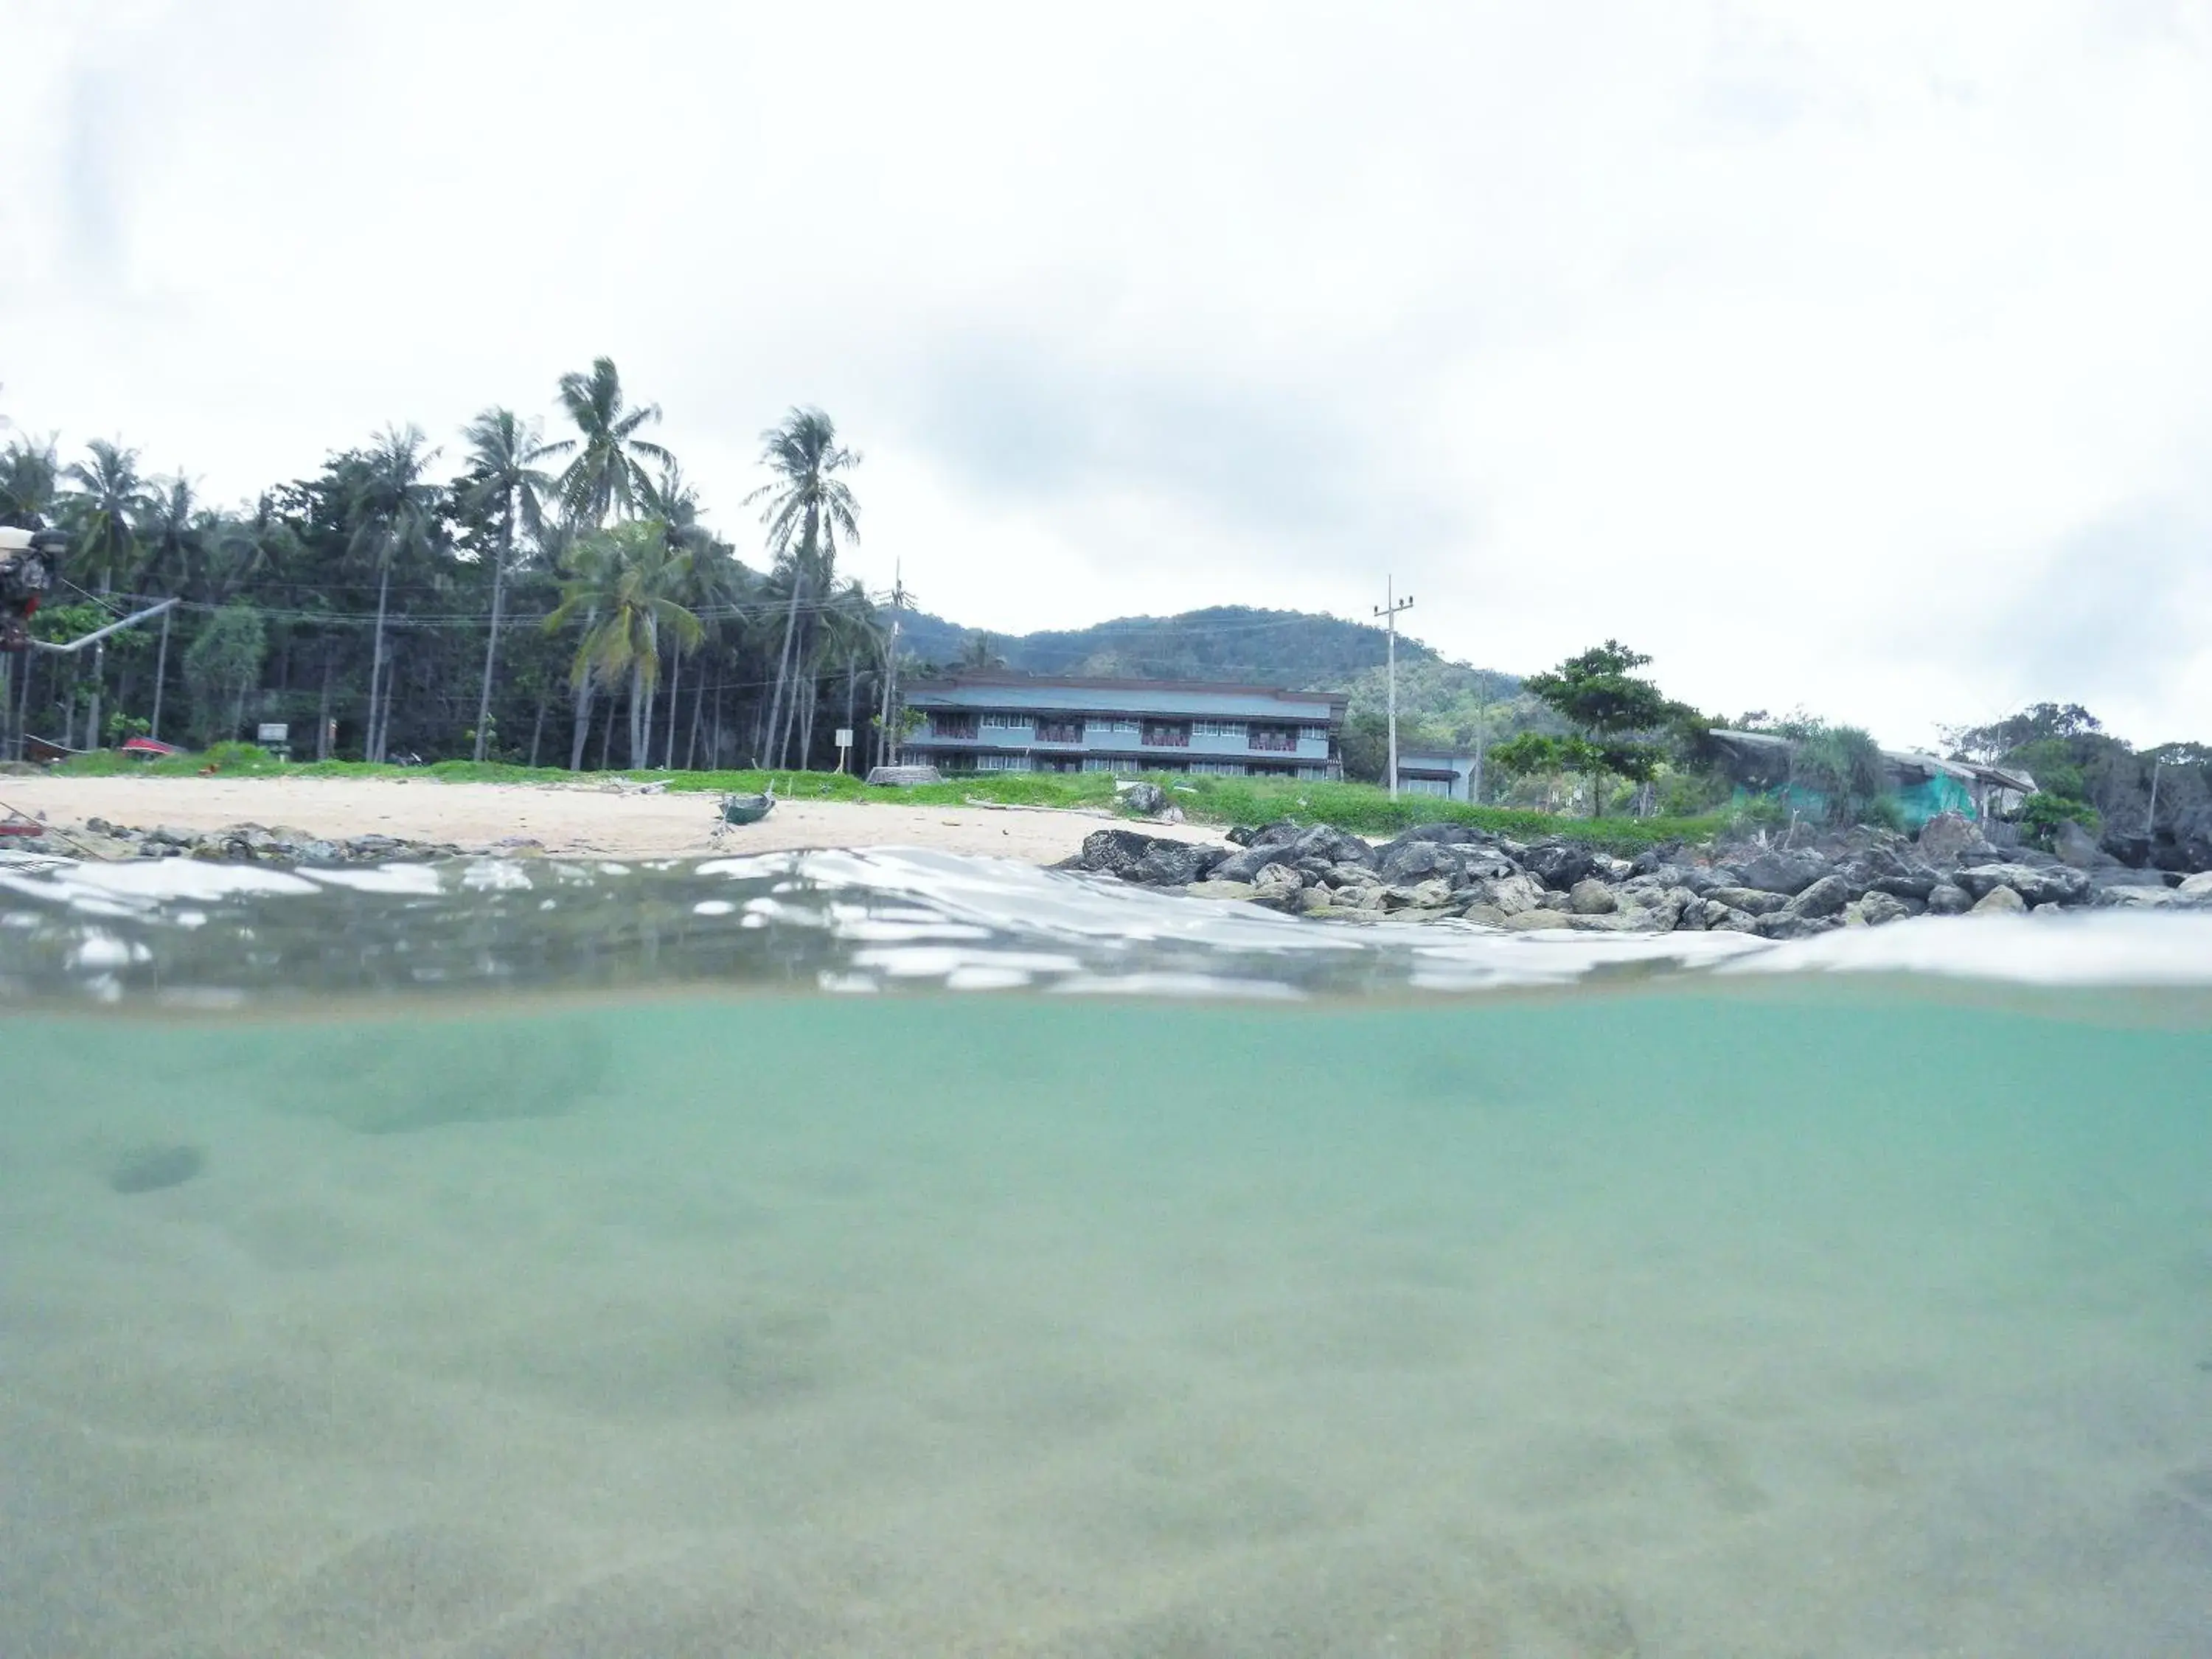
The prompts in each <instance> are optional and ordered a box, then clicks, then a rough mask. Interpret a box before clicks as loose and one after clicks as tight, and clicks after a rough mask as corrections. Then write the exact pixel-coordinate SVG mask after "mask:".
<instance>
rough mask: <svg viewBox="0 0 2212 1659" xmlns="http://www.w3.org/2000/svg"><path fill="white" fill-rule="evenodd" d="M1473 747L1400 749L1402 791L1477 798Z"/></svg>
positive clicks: (1405, 792) (1443, 797)
mask: <svg viewBox="0 0 2212 1659" xmlns="http://www.w3.org/2000/svg"><path fill="white" fill-rule="evenodd" d="M1474 763H1475V756H1474V750H1472V749H1465V750H1462V749H1407V748H1406V747H1404V746H1403V745H1401V746H1400V748H1399V750H1398V793H1400V794H1401V795H1433V796H1435V797H1436V798H1437V799H1440V800H1472V799H1474Z"/></svg>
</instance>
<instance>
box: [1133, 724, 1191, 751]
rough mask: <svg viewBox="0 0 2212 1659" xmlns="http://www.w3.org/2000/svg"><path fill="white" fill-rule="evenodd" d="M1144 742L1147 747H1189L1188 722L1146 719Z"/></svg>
mask: <svg viewBox="0 0 2212 1659" xmlns="http://www.w3.org/2000/svg"><path fill="white" fill-rule="evenodd" d="M1144 744H1145V747H1146V748H1147V749H1188V748H1189V747H1190V722H1189V721H1188V720H1146V722H1145V730H1144Z"/></svg>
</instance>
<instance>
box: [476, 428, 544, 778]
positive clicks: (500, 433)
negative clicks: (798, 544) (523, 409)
mask: <svg viewBox="0 0 2212 1659" xmlns="http://www.w3.org/2000/svg"><path fill="white" fill-rule="evenodd" d="M462 436H463V437H465V438H466V439H467V440H468V441H469V462H470V466H469V474H468V477H467V480H466V482H465V484H464V485H463V487H462V489H461V501H462V504H463V505H464V506H465V507H468V508H470V509H471V511H474V512H482V511H483V510H485V509H486V508H492V509H495V510H496V511H497V513H498V514H499V544H498V546H497V547H496V548H495V550H493V554H492V567H491V629H490V633H489V637H487V638H486V640H485V641H484V666H483V691H482V693H481V694H480V695H479V696H477V749H476V757H477V759H478V760H482V759H483V757H484V754H485V751H486V750H487V748H488V747H489V744H490V741H491V677H492V671H493V669H494V668H495V667H496V666H497V665H498V662H499V623H500V612H501V605H502V603H503V601H504V600H505V599H506V595H507V566H508V564H509V563H510V562H512V561H513V556H514V530H515V526H516V525H517V524H520V525H521V526H522V527H523V528H524V529H525V530H526V531H528V532H531V533H532V535H535V534H536V533H537V532H538V529H539V527H540V526H541V525H542V523H543V521H544V513H543V512H542V510H541V506H540V503H541V501H542V499H543V497H544V494H545V492H546V491H547V490H549V489H551V488H552V487H553V481H552V480H551V479H550V478H549V477H547V476H546V475H545V474H544V473H543V472H541V471H538V469H537V468H536V467H535V466H534V465H532V463H534V462H537V461H541V460H543V459H545V458H546V456H547V455H548V454H550V453H551V451H550V449H549V448H548V447H547V446H546V445H544V444H543V443H541V442H539V441H538V427H537V424H536V422H524V421H522V420H521V419H520V418H519V417H518V416H516V414H515V412H514V411H513V410H511V409H487V410H484V412H483V414H481V415H479V416H477V417H476V419H475V420H473V421H471V422H470V423H469V425H468V428H467V429H466V430H465V431H464V432H463V434H462Z"/></svg>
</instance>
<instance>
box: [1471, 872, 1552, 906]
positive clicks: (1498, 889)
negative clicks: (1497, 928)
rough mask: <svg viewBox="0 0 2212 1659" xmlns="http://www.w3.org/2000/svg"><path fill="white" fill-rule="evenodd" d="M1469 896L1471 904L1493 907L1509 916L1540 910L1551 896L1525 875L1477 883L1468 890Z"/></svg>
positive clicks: (1541, 884) (1538, 882)
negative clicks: (1524, 911)
mask: <svg viewBox="0 0 2212 1659" xmlns="http://www.w3.org/2000/svg"><path fill="white" fill-rule="evenodd" d="M1470 896H1471V898H1472V902H1474V903H1476V904H1490V905H1495V906H1496V907H1497V908H1498V909H1499V910H1502V911H1503V912H1504V913H1505V914H1506V915H1509V916H1512V915H1519V914H1520V913H1521V912H1522V911H1523V910H1541V909H1543V908H1546V907H1547V905H1548V904H1549V903H1550V902H1551V895H1550V894H1549V893H1547V892H1546V891H1545V890H1544V884H1543V883H1541V882H1540V881H1538V880H1537V879H1536V878H1535V877H1534V876H1531V875H1527V874H1522V875H1514V876H1504V877H1501V878H1498V879H1497V880H1495V881H1479V882H1477V883H1475V884H1474V887H1473V888H1472V889H1471V890H1470Z"/></svg>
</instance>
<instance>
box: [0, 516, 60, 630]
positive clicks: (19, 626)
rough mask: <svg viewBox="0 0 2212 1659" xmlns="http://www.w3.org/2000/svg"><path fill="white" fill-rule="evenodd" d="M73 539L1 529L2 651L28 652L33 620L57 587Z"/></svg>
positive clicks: (54, 533)
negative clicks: (62, 565) (54, 587)
mask: <svg viewBox="0 0 2212 1659" xmlns="http://www.w3.org/2000/svg"><path fill="white" fill-rule="evenodd" d="M68 546H69V538H68V537H67V536H65V535H64V534H63V533H62V532H60V531H58V530H17V529H14V528H12V527H9V526H0V651H27V650H28V649H30V646H31V617H33V615H34V614H35V613H36V612H37V611H38V608H39V603H40V600H42V599H45V598H46V592H47V590H48V589H49V588H51V587H52V586H53V585H54V577H55V574H56V573H57V572H58V570H59V569H60V568H61V562H62V554H63V553H64V550H67V548H68Z"/></svg>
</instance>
